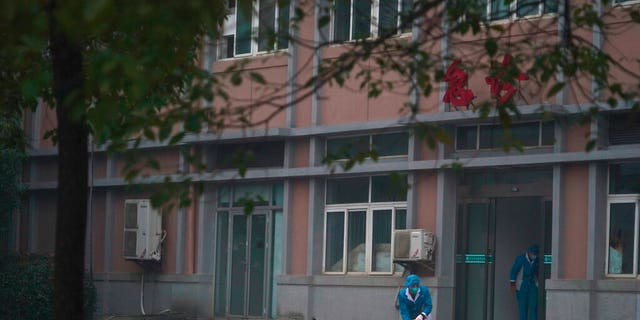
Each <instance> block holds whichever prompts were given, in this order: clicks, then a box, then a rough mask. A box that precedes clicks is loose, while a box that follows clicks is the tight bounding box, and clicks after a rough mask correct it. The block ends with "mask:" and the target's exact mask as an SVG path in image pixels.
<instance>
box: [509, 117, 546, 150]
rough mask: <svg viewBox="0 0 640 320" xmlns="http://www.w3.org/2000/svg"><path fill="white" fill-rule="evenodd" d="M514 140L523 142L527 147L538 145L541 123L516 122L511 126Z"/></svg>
mask: <svg viewBox="0 0 640 320" xmlns="http://www.w3.org/2000/svg"><path fill="white" fill-rule="evenodd" d="M511 136H512V138H513V141H512V142H516V143H521V144H522V146H525V147H535V146H538V144H539V142H538V140H539V139H540V123H539V122H530V123H516V124H513V125H512V126H511Z"/></svg>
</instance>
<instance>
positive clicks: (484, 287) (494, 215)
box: [455, 196, 551, 320]
mask: <svg viewBox="0 0 640 320" xmlns="http://www.w3.org/2000/svg"><path fill="white" fill-rule="evenodd" d="M550 219H551V202H550V201H545V200H544V199H543V198H542V197H535V196H524V197H499V198H484V199H465V200H463V201H461V202H460V203H459V210H458V235H460V236H459V237H458V239H459V241H458V243H457V256H456V308H455V310H456V319H460V320H462V319H465V320H467V319H478V320H511V319H517V318H518V307H517V301H516V298H515V296H514V294H512V293H511V291H510V288H509V272H510V270H511V266H512V264H513V261H514V259H515V257H516V256H517V255H519V254H522V253H524V251H525V250H526V248H527V247H528V246H529V245H530V244H532V243H537V244H538V245H539V246H540V249H541V254H540V258H539V259H540V269H539V272H538V277H539V283H540V288H539V291H538V319H544V310H545V305H544V300H545V299H544V295H545V294H544V292H545V291H544V279H546V278H548V275H549V266H550V255H548V254H542V253H548V252H549V251H550V243H551V242H550V240H551V227H550V226H551V220H550Z"/></svg>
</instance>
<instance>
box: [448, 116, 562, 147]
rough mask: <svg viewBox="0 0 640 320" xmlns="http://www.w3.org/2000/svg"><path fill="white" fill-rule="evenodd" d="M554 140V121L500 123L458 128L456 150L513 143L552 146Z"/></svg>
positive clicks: (526, 145)
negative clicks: (504, 124) (504, 125)
mask: <svg viewBox="0 0 640 320" xmlns="http://www.w3.org/2000/svg"><path fill="white" fill-rule="evenodd" d="M554 140H555V138H554V124H553V122H524V123H514V124H512V125H511V127H510V128H505V127H503V126H502V125H500V124H490V125H473V126H459V127H457V128H456V150H479V149H500V148H502V147H503V146H504V145H512V144H518V145H521V146H522V147H541V146H551V145H553V143H554Z"/></svg>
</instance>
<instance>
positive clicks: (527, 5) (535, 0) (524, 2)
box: [516, 0, 540, 17]
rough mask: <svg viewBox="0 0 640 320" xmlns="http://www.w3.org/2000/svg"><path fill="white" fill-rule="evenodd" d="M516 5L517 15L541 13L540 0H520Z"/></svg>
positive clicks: (524, 15)
mask: <svg viewBox="0 0 640 320" xmlns="http://www.w3.org/2000/svg"><path fill="white" fill-rule="evenodd" d="M516 6H517V9H516V15H517V16H518V17H526V16H531V15H536V14H540V0H519V1H518V2H517V3H516Z"/></svg>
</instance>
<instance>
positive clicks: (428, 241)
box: [393, 229, 436, 261]
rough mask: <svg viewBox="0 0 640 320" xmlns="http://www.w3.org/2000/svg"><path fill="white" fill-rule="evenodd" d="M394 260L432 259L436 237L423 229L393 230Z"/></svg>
mask: <svg viewBox="0 0 640 320" xmlns="http://www.w3.org/2000/svg"><path fill="white" fill-rule="evenodd" d="M393 242H394V246H393V247H394V248H393V249H394V251H393V260H394V261H433V254H434V251H435V245H436V237H435V235H434V234H433V232H430V231H426V230H423V229H406V230H395V231H393Z"/></svg>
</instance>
